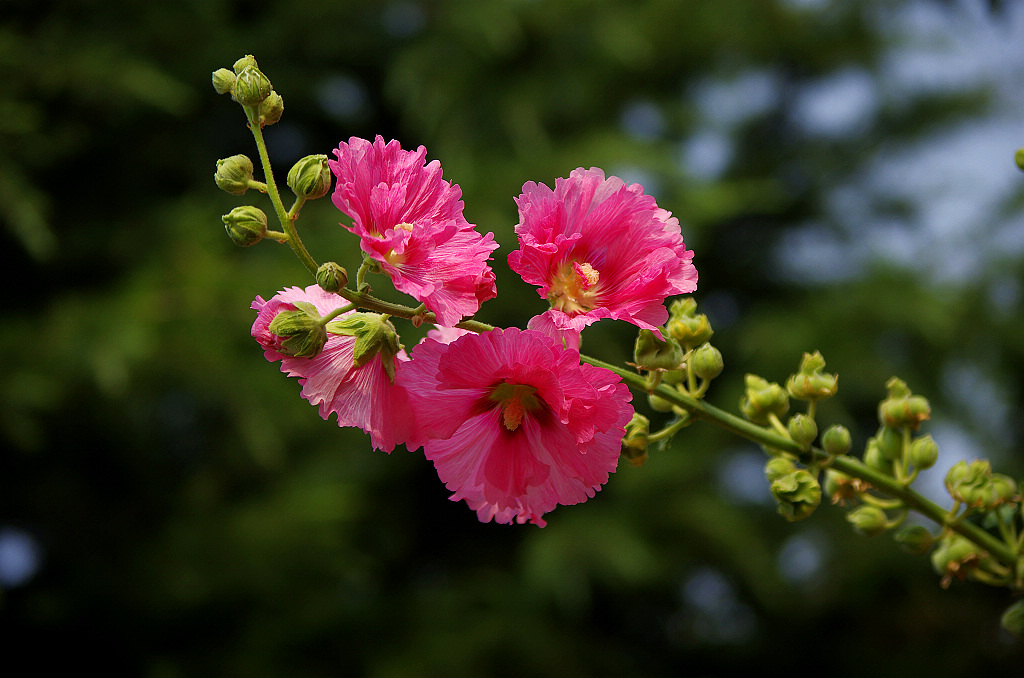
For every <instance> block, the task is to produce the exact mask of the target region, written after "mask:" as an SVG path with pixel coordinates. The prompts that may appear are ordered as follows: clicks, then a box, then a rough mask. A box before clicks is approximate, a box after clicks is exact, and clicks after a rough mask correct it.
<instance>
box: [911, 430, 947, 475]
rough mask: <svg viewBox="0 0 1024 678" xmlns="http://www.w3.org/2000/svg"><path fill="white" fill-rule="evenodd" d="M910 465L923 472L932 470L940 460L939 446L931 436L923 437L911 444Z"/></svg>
mask: <svg viewBox="0 0 1024 678" xmlns="http://www.w3.org/2000/svg"><path fill="white" fill-rule="evenodd" d="M908 454H909V458H910V464H911V465H912V466H913V467H914V468H916V469H919V470H921V471H923V470H925V469H928V468H931V467H932V466H934V465H935V462H936V461H937V460H938V458H939V446H938V445H936V444H935V441H934V440H932V437H931V436H930V435H926V436H921V437H920V438H916V439H914V441H913V442H912V443H910V452H909V453H908Z"/></svg>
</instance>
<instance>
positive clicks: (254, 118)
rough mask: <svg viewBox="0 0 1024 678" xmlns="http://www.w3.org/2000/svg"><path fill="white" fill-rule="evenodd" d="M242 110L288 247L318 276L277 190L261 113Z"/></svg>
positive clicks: (253, 109)
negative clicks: (262, 127)
mask: <svg viewBox="0 0 1024 678" xmlns="http://www.w3.org/2000/svg"><path fill="white" fill-rule="evenodd" d="M242 108H243V109H244V110H245V116H246V117H247V118H248V119H249V130H250V131H251V132H252V136H253V139H255V140H256V150H257V151H259V154H260V162H261V163H262V164H263V178H264V179H266V182H267V186H266V190H267V196H268V197H269V198H270V202H271V204H273V206H274V212H275V213H276V214H277V220H278V221H280V222H281V228H282V229H284V232H285V233H286V234H287V235H288V245H289V246H290V247H291V248H292V251H293V252H295V256H297V257H298V258H299V261H301V262H302V265H303V266H305V267H306V270H308V271H309V272H310V273H312V274H313V275H314V276H316V270H317V268H319V266H317V263H316V261H315V260H314V259H313V257H311V256H310V254H309V252H308V251H307V250H306V247H305V245H303V244H302V240H301V239H300V238H299V233H298V231H296V230H295V220H294V219H292V217H291V216H289V214H288V212H287V211H285V209H284V203H283V202H281V194H280V193H279V192H278V190H277V183H276V182H275V181H274V173H273V172H272V171H271V169H270V155H269V154H268V153H267V144H266V142H265V141H264V140H263V130H262V129H260V121H259V113H258V112H257V109H256V108H255V107H253V106H243V107H242Z"/></svg>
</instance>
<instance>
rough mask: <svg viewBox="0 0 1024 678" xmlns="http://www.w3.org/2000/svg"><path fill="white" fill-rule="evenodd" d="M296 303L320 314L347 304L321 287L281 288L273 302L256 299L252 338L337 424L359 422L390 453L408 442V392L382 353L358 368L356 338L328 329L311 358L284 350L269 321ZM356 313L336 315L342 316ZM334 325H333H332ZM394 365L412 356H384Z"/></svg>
mask: <svg viewBox="0 0 1024 678" xmlns="http://www.w3.org/2000/svg"><path fill="white" fill-rule="evenodd" d="M296 302H306V303H311V304H313V306H314V307H316V310H317V312H318V313H319V314H320V315H321V316H325V315H327V314H328V313H330V312H331V311H334V310H335V309H337V308H338V307H340V306H342V305H344V304H345V303H346V302H345V300H344V299H342V298H341V297H339V296H337V295H336V294H330V293H328V292H325V291H323V290H322V289H320V287H318V286H317V285H310V286H309V287H307V288H306V289H304V290H303V289H301V288H299V287H290V288H288V289H285V290H282V291H281V292H278V293H277V294H276V295H274V297H272V298H271V299H270V300H269V301H264V300H263V298H262V297H256V299H255V301H253V302H252V308H253V309H254V310H256V311H257V315H256V321H255V322H254V323H253V325H252V332H251V333H252V336H253V337H254V338H255V339H256V340H257V341H258V342H259V343H260V345H261V346H262V347H263V350H264V353H263V354H264V356H265V357H266V359H267V360H269V361H271V362H275V361H278V360H280V361H281V371H282V372H285V373H286V374H287V375H288V376H290V377H298V378H299V384H301V385H302V397H303V398H305V399H306V400H308V401H309V402H310V404H311V405H316V406H318V408H319V411H320V416H321V417H323V418H324V419H325V420H330V417H331V415H332V414H334V415H337V419H338V426H355V427H357V428H361V429H362V430H363V431H366V432H367V433H369V434H370V441H371V442H372V443H373V447H374V448H376V449H380V450H384V451H385V452H391V450H393V449H394V448H395V446H396V445H398V444H400V443H403V442H405V440H406V438H407V437H408V434H409V432H410V431H411V430H412V426H413V422H412V420H411V414H410V410H409V401H408V396H407V394H406V392H405V389H403V388H402V387H401V386H396V385H395V384H393V383H392V382H391V380H390V379H389V377H388V374H387V370H386V369H385V364H384V360H385V357H384V355H383V353H381V352H378V353H377V354H376V355H374V356H373V357H372V358H371V359H369V360H368V361H366V362H365V363H364V364H363V365H361V366H359V367H357V366H356V365H355V360H354V356H353V353H354V350H355V345H356V338H355V337H353V336H347V335H339V334H332V333H330V331H328V334H327V343H326V344H325V345H324V348H323V350H322V351H321V352H320V353H319V354H317V355H316V356H314V357H312V358H297V357H294V356H290V355H286V354H284V353H282V352H281V348H282V346H281V338H280V337H278V336H277V335H275V334H273V333H272V332H271V331H270V323H271V321H273V319H274V318H275V317H276V316H277V314H278V313H280V312H282V311H293V310H295V309H296V308H297V307H296V306H295V303H296ZM351 313H353V311H349V312H348V313H344V314H342V315H340V316H338V318H337V319H338V320H341V319H343V318H345V317H346V316H347V315H350V314H351ZM328 327H330V326H328ZM386 359H388V360H391V361H392V363H394V365H393V366H392V367H394V366H395V365H397V364H398V362H400V361H401V360H407V359H408V358H407V357H406V356H405V354H404V353H402V352H400V353H399V354H398V355H397V356H394V357H390V358H386Z"/></svg>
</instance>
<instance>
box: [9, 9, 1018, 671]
mask: <svg viewBox="0 0 1024 678" xmlns="http://www.w3.org/2000/svg"><path fill="white" fill-rule="evenodd" d="M1022 45H1024V4H1022V3H1018V2H1015V1H1012V0H1005V1H998V0H991V1H982V0H907V1H905V2H895V1H887V0H876V1H860V2H846V1H839V0H831V1H830V0H678V1H677V0H652V1H648V2H635V1H633V0H604V1H601V2H596V1H595V2H586V1H583V0H494V1H490V0H488V1H480V0H463V1H457V0H450V1H449V0H391V1H382V2H365V1H363V2H347V1H341V0H335V1H333V2H323V1H322V0H288V1H287V2H275V3H269V2H257V1H255V0H249V1H246V0H233V1H231V0H181V1H179V2H174V3H164V2H132V1H130V0H103V1H100V0H93V1H89V0H64V1H60V0H57V1H55V2H50V3H38V2H31V1H27V0H25V1H22V0H4V1H3V2H0V82H2V83H3V86H2V87H0V219H2V224H3V229H4V231H3V233H4V236H5V241H6V243H5V246H4V255H3V262H4V265H3V267H2V269H0V270H2V276H3V289H4V298H3V302H2V303H3V305H2V311H0V312H2V315H0V351H2V353H3V355H4V356H5V361H6V367H5V369H4V370H3V371H2V372H0V392H2V404H3V407H2V408H0V445H2V456H0V464H2V466H0V647H2V648H3V651H2V653H0V654H2V656H3V669H0V670H2V671H3V672H4V673H6V672H7V671H8V670H13V669H15V668H16V667H18V666H23V667H24V666H28V667H32V668H31V671H32V673H33V674H35V675H59V674H58V673H57V671H63V670H67V669H69V668H70V669H73V670H76V671H77V670H82V668H83V667H88V666H95V667H100V668H102V669H103V670H104V672H105V673H106V674H107V675H131V676H136V675H137V676H149V677H153V678H172V677H177V676H205V675H215V676H249V677H262V676H372V677H380V678H384V677H392V676H395V677H399V676H481V677H491V676H527V675H529V676H558V677H560V678H570V677H575V676H732V675H750V674H751V673H757V674H759V675H761V674H763V675H784V674H789V673H791V672H796V673H805V672H811V671H814V672H819V673H821V674H823V675H828V676H863V675H875V676H897V675H928V674H929V673H931V674H933V675H943V676H978V675H1004V676H1012V675H1020V667H1021V665H1022V661H1024V651H1022V649H1021V645H1020V644H1018V643H1015V642H1014V641H1012V640H1011V639H1010V638H1009V637H1008V636H1007V635H1005V634H1004V633H1003V632H1001V631H1000V629H999V625H998V616H999V614H1000V612H1001V611H1002V609H1003V608H1005V607H1006V606H1007V605H1008V604H1009V603H1010V602H1011V601H1010V599H1009V598H1008V595H1007V593H1006V592H1005V591H996V590H990V589H987V588H985V587H982V586H980V585H977V584H971V583H962V582H955V583H954V584H953V586H951V587H950V589H949V590H942V589H940V587H939V584H938V577H936V576H935V574H934V573H933V572H932V570H931V567H930V565H929V563H928V561H927V559H926V558H922V557H913V556H910V555H906V554H904V553H902V552H901V551H900V550H899V549H898V548H897V547H896V545H895V544H894V543H893V542H892V540H891V538H890V537H889V536H882V537H878V538H875V539H866V538H862V537H858V536H856V535H854V534H853V533H852V531H851V530H850V529H849V527H848V525H847V524H846V522H845V520H844V518H843V511H842V510H841V509H840V508H837V507H831V506H822V507H821V509H819V511H818V512H817V513H816V514H815V515H814V516H812V517H811V518H809V519H808V520H806V521H804V522H801V523H797V524H788V523H786V522H785V521H784V520H782V519H781V518H780V517H779V516H778V515H776V513H775V509H774V507H773V505H772V503H771V501H770V498H769V496H768V491H767V483H766V482H765V481H764V479H763V477H762V475H761V466H762V464H763V461H764V457H763V454H762V453H761V452H760V451H759V450H758V449H757V448H756V447H754V446H752V445H750V444H746V443H744V442H742V441H740V440H737V439H734V438H731V437H729V436H727V435H725V434H722V433H720V432H719V431H717V430H715V429H713V428H712V427H710V426H708V425H700V424H698V425H695V426H693V427H691V428H689V429H687V430H685V431H683V432H682V433H681V434H680V435H679V436H678V437H677V439H676V440H675V442H674V443H673V445H672V446H671V448H670V449H668V450H665V451H661V452H656V453H653V454H652V456H651V458H650V461H649V462H648V463H647V465H646V466H644V467H642V468H640V469H633V468H630V467H629V466H628V465H626V464H624V463H623V464H621V465H620V468H619V471H618V472H617V473H616V474H615V475H614V476H613V477H612V480H611V481H610V482H609V483H608V485H607V486H606V487H605V489H604V490H602V491H601V492H600V493H599V494H598V495H597V497H596V498H595V499H593V500H591V501H589V502H587V503H585V504H582V505H579V506H575V507H562V508H559V509H558V510H556V511H555V512H554V513H552V514H550V515H549V516H548V518H549V525H548V526H547V527H546V528H544V529H539V528H536V527H533V526H499V525H494V524H488V525H481V524H479V523H478V522H477V520H476V517H475V515H474V514H473V513H472V512H471V511H469V510H468V509H466V507H465V506H464V505H461V504H456V503H453V502H450V501H448V499H447V495H448V493H447V491H446V490H445V489H444V488H443V486H442V485H441V484H440V482H439V481H438V480H437V478H436V475H435V474H434V472H433V469H432V467H431V465H430V464H429V463H428V462H427V461H426V460H425V459H423V457H422V455H420V454H417V453H410V452H408V451H406V450H405V449H404V448H399V449H398V450H396V451H395V452H394V453H393V454H391V455H390V456H387V455H384V454H382V453H379V452H372V451H371V450H370V448H369V444H368V441H367V439H366V437H365V436H363V434H362V433H361V432H359V431H352V430H349V429H339V428H337V427H336V426H334V425H333V424H329V423H325V422H323V421H322V420H320V419H319V418H318V416H317V414H316V411H315V409H314V408H312V407H310V406H309V405H308V404H307V403H306V402H305V401H303V400H301V399H300V398H299V397H298V385H297V384H296V383H295V381H294V380H289V379H287V378H286V377H285V376H284V375H283V374H281V373H280V372H279V371H278V368H277V366H276V365H271V364H268V363H266V362H265V361H264V359H263V357H262V352H261V351H260V350H259V348H258V347H257V346H256V344H255V343H254V342H253V341H252V339H251V338H250V337H249V325H250V324H251V321H252V318H253V314H252V311H250V310H249V304H250V302H251V301H252V299H253V297H254V296H255V295H257V294H260V295H263V296H264V297H269V296H270V295H272V294H273V293H274V292H275V291H276V290H278V289H280V288H282V287H284V286H287V285H305V284H307V283H308V279H307V274H306V272H305V270H304V269H303V268H302V267H301V265H300V264H299V263H298V261H297V260H296V259H295V258H294V257H293V256H291V254H290V252H289V251H287V249H286V248H283V247H279V246H276V245H274V244H272V243H261V244H260V245H258V246H256V247H254V248H251V249H247V250H242V249H239V248H236V247H235V246H234V245H232V244H231V242H230V241H228V239H227V238H226V237H225V235H224V232H223V227H222V224H221V221H220V215H221V214H223V213H226V212H227V211H229V210H230V209H231V208H232V207H233V206H235V205H236V204H240V203H242V202H244V201H245V200H249V198H250V196H248V195H247V196H246V197H245V198H244V199H239V198H235V197H232V196H228V195H226V194H224V193H221V192H220V191H218V190H217V189H216V187H215V186H214V184H213V181H212V175H213V171H214V165H215V161H216V160H217V159H218V158H222V157H226V156H229V155H233V154H235V153H246V154H249V155H250V156H252V157H255V152H254V148H253V145H252V141H251V137H250V136H249V133H248V131H247V130H246V128H245V124H244V117H243V114H242V112H241V110H240V109H239V108H238V106H237V105H235V104H234V103H233V102H231V101H230V100H229V99H228V98H227V97H220V96H217V95H216V94H215V93H214V92H213V90H212V88H211V87H210V73H211V71H213V70H215V69H216V68H220V67H228V68H230V67H231V64H232V63H233V62H234V61H235V60H236V59H237V58H239V57H241V56H243V55H245V54H254V55H255V56H256V57H257V58H258V60H259V63H260V65H261V67H262V68H263V70H264V71H265V72H266V73H267V74H268V75H269V77H270V78H271V80H272V81H273V83H274V86H275V88H276V89H277V91H278V92H280V93H281V94H282V95H283V97H284V100H285V114H284V118H283V119H282V121H281V122H280V123H279V124H277V125H275V126H273V127H270V128H267V130H266V136H267V139H268V143H269V144H270V149H271V156H272V158H273V159H274V161H275V167H276V174H277V176H278V179H279V181H280V180H282V179H283V177H284V174H285V173H286V172H287V169H288V167H290V165H291V163H292V162H294V161H295V160H296V159H298V158H299V157H301V156H303V155H306V154H311V153H326V154H329V153H330V151H331V149H333V148H336V147H337V144H338V142H339V141H341V140H344V139H348V138H349V137H350V136H353V135H355V136H361V137H367V138H373V136H374V135H377V134H380V135H382V136H384V137H385V139H391V138H396V139H399V140H400V141H401V142H402V144H403V147H405V148H415V147H416V146H418V145H420V144H423V145H425V146H426V147H427V150H428V156H429V157H430V158H437V159H440V160H441V162H442V165H443V167H444V171H445V177H446V178H448V179H451V180H453V181H454V182H456V183H458V184H459V185H460V186H461V188H462V191H463V194H464V200H465V204H466V216H467V218H468V219H469V221H471V222H473V223H476V224H478V225H479V227H480V228H481V230H484V231H493V232H494V233H495V235H496V238H497V240H498V241H499V242H500V243H501V246H502V247H501V249H500V250H498V252H497V253H496V257H495V269H496V271H497V274H498V287H499V293H500V294H499V298H498V299H496V300H493V301H491V302H488V303H487V304H486V305H485V307H484V308H483V310H482V311H481V313H480V316H479V317H480V318H481V319H482V320H485V321H487V322H491V323H494V324H500V325H506V326H509V325H517V326H524V325H525V323H526V321H527V320H528V318H529V317H530V316H532V315H533V314H535V313H537V312H539V311H540V310H542V309H543V304H542V300H541V299H539V298H538V297H537V295H536V293H535V291H534V290H533V289H532V288H530V287H528V286H526V285H525V284H524V283H523V282H522V281H521V280H518V279H517V278H516V276H514V274H511V273H510V272H509V270H508V269H507V267H506V266H505V263H504V258H505V256H506V255H507V254H508V252H510V251H511V250H512V249H514V246H515V238H514V235H513V230H512V229H513V226H514V225H515V223H516V221H517V214H516V209H515V204H514V202H513V198H514V197H515V196H517V195H518V194H519V192H520V189H521V187H522V184H523V183H524V182H525V181H530V180H533V181H539V182H544V183H547V184H549V185H552V184H553V182H554V180H555V179H556V178H557V177H564V176H566V175H567V174H568V173H569V172H570V171H571V170H572V169H573V168H576V167H581V166H582V167H591V166H598V167H602V168H604V169H605V170H606V171H607V172H608V173H611V174H617V175H619V176H621V177H623V178H625V179H627V180H629V181H636V182H639V183H641V184H643V185H644V186H645V188H646V189H647V192H648V193H650V194H653V195H654V196H656V198H657V199H658V202H659V204H660V205H661V206H662V207H665V208H666V209H669V210H671V211H672V212H673V213H674V214H675V215H676V216H678V217H679V219H680V221H681V223H682V226H683V232H684V235H685V238H686V241H687V244H688V245H689V246H690V247H691V248H692V249H693V250H694V251H695V252H696V257H695V264H696V265H697V267H698V270H699V272H700V287H699V290H698V292H697V293H696V295H695V297H696V299H697V300H698V303H699V304H700V306H701V308H702V310H704V311H705V312H706V313H708V314H709V316H710V317H711V320H712V323H713V325H714V327H715V329H716V335H715V338H714V341H715V343H716V345H718V346H719V347H720V349H721V350H722V352H723V353H724V355H725V361H726V371H725V373H724V374H723V376H721V377H720V378H719V379H718V380H717V381H716V382H715V384H714V385H713V387H712V389H711V392H710V395H709V400H710V401H711V402H712V403H715V404H718V405H721V406H724V407H726V408H728V409H734V408H735V405H736V402H737V400H738V398H739V395H740V388H741V384H742V379H743V375H744V374H745V373H746V372H756V373H758V374H761V375H763V376H765V377H767V378H769V379H771V380H777V381H781V380H784V379H785V377H786V376H787V375H788V374H789V373H790V372H792V371H793V370H795V368H796V366H797V364H798V363H799V360H800V356H801V354H802V353H803V352H804V351H810V350H815V349H817V350H820V351H821V352H822V353H823V354H824V356H825V358H826V360H827V361H828V367H829V369H830V370H832V371H836V372H838V373H839V375H840V382H839V383H840V397H839V398H838V399H837V401H836V402H830V403H827V404H825V405H823V406H822V408H821V416H820V418H819V421H820V422H821V423H822V425H825V424H828V423H842V424H845V425H847V426H848V427H850V428H851V430H853V431H854V433H855V439H856V441H857V443H858V444H861V445H862V444H863V441H864V439H865V438H866V437H867V436H869V435H871V433H872V432H873V429H874V427H875V426H876V425H877V424H876V421H875V419H874V416H875V415H874V408H875V406H876V404H877V401H878V400H879V399H880V398H882V397H883V395H884V383H885V381H886V379H888V378H889V377H890V376H892V375H899V376H901V377H902V378H903V379H905V380H906V381H907V382H908V383H909V385H910V386H911V388H913V389H914V390H915V392H917V393H921V394H924V395H926V396H928V397H929V398H930V399H931V402H932V404H933V408H934V414H935V416H934V419H933V421H932V422H930V423H929V424H928V425H927V427H926V430H927V431H928V432H930V433H932V434H933V436H934V437H935V439H936V440H937V441H938V443H939V446H940V450H941V456H940V461H939V465H938V468H937V470H934V471H932V472H930V473H929V474H928V476H929V478H928V479H926V482H925V485H926V486H929V487H930V489H929V491H930V492H934V493H938V492H941V480H942V476H943V474H944V469H945V468H948V467H949V466H950V465H951V464H952V463H954V462H955V461H957V460H959V459H962V458H967V459H973V458H976V457H979V456H980V457H987V458H990V459H992V460H993V461H994V462H995V464H996V465H997V467H999V469H1000V470H1002V471H1004V472H1008V473H1012V474H1015V475H1016V476H1017V477H1020V475H1021V473H1022V469H1024V454H1022V453H1021V451H1020V445H1021V435H1022V429H1021V423H1020V416H1021V387H1022V384H1021V376H1022V372H1021V368H1022V364H1024V318H1022V314H1021V308H1022V283H1024V212H1022V208H1024V174H1022V173H1021V172H1019V171H1018V170H1017V168H1016V167H1015V166H1014V162H1013V154H1014V151H1015V150H1016V148H1018V147H1019V146H1024V48H1022ZM258 198H259V196H255V197H253V198H252V199H253V200H257V199H258ZM257 204H261V203H257ZM340 219H341V215H340V213H339V212H337V211H336V210H335V209H334V208H333V206H331V204H330V202H329V201H328V200H323V201H319V202H317V203H312V204H309V205H307V206H306V207H305V208H304V210H303V214H302V219H301V221H300V228H301V229H302V232H303V234H304V237H305V239H306V241H307V244H308V245H309V247H310V249H311V250H312V251H313V253H314V256H316V257H317V258H319V259H321V260H325V259H332V258H333V259H336V260H337V261H339V262H340V263H342V264H343V265H346V266H348V267H349V270H355V267H356V266H357V263H358V252H357V248H356V245H355V242H354V240H353V239H352V237H351V236H348V235H347V234H346V233H345V232H344V230H343V229H341V228H339V227H338V226H337V224H338V222H339V221H340ZM381 287H383V288H386V287H387V285H386V283H385V284H383V285H382V286H381ZM620 325H621V326H620ZM400 330H401V331H402V332H403V337H404V338H405V341H406V343H407V344H411V343H412V342H414V341H415V339H416V336H417V335H416V334H415V332H413V331H411V330H410V329H409V327H408V325H407V324H406V325H403V326H400ZM633 338H634V333H633V328H632V327H630V326H627V325H625V324H617V323H610V324H609V325H608V326H605V325H604V324H603V323H602V324H600V325H598V326H595V327H594V328H592V329H591V330H588V335H587V338H586V346H585V349H586V350H587V351H588V352H590V353H592V354H594V355H597V356H599V357H603V358H606V359H608V360H611V361H614V362H618V363H621V362H623V361H625V360H628V359H630V357H631V350H632V341H633ZM637 405H638V407H640V408H641V409H642V408H643V407H644V402H643V399H642V398H638V399H637ZM929 483H930V485H929ZM935 496H938V495H935ZM24 662H27V663H24Z"/></svg>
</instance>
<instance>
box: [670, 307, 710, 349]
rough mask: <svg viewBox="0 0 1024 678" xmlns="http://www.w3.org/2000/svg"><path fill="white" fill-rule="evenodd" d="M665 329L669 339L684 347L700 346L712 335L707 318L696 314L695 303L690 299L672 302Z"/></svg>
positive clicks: (701, 314)
mask: <svg viewBox="0 0 1024 678" xmlns="http://www.w3.org/2000/svg"><path fill="white" fill-rule="evenodd" d="M665 329H666V330H667V332H668V335H669V336H670V337H672V338H673V339H675V340H676V341H678V342H679V343H680V344H682V345H684V346H700V345H701V344H703V343H704V342H706V341H708V340H709V339H711V335H712V334H714V330H712V329H711V323H710V322H708V317H707V316H706V315H704V314H703V313H700V314H698V313H697V302H696V301H694V300H693V298H692V297H686V298H685V299H677V300H676V301H673V302H672V304H671V305H670V306H669V321H668V324H667V325H666V326H665Z"/></svg>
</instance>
